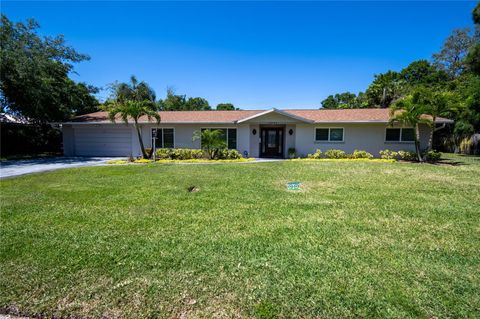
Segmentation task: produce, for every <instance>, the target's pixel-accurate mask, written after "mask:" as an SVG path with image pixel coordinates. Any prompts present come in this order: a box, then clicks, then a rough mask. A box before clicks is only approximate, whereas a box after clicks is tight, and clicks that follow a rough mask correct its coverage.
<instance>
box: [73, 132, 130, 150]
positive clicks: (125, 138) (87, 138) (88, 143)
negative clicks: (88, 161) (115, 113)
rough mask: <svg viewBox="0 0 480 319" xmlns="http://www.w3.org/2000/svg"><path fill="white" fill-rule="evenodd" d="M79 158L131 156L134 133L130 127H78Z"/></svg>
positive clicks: (76, 140)
mask: <svg viewBox="0 0 480 319" xmlns="http://www.w3.org/2000/svg"><path fill="white" fill-rule="evenodd" d="M74 134H75V154H76V155H77V156H129V155H131V153H132V131H131V129H130V128H128V127H118V126H114V127H76V128H75V133H74Z"/></svg>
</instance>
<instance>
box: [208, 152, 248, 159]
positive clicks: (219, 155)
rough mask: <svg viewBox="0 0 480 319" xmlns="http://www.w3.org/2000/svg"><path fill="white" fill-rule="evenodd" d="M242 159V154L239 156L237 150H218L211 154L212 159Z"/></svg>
mask: <svg viewBox="0 0 480 319" xmlns="http://www.w3.org/2000/svg"><path fill="white" fill-rule="evenodd" d="M239 158H242V154H240V153H239V152H238V151H237V150H229V149H219V150H215V152H214V154H213V159H221V160H223V159H239Z"/></svg>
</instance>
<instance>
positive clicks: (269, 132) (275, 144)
mask: <svg viewBox="0 0 480 319" xmlns="http://www.w3.org/2000/svg"><path fill="white" fill-rule="evenodd" d="M283 136H284V134H283V128H282V127H262V128H261V131H260V157H274V158H275V157H276V158H282V157H283Z"/></svg>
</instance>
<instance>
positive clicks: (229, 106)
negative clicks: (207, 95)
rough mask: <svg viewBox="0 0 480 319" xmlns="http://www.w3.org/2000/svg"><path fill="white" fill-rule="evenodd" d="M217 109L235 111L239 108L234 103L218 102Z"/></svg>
mask: <svg viewBox="0 0 480 319" xmlns="http://www.w3.org/2000/svg"><path fill="white" fill-rule="evenodd" d="M216 109H217V110H218V111H233V110H238V109H237V108H235V106H234V105H233V104H232V103H219V104H217V107H216Z"/></svg>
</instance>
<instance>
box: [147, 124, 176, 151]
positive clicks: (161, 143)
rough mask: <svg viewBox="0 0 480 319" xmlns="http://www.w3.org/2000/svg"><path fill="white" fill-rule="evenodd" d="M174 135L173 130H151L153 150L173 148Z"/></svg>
mask: <svg viewBox="0 0 480 319" xmlns="http://www.w3.org/2000/svg"><path fill="white" fill-rule="evenodd" d="M174 135H175V131H174V130H173V128H152V145H153V144H154V143H155V148H173V147H174V145H175V136H174ZM154 136H156V137H154Z"/></svg>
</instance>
